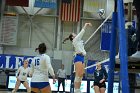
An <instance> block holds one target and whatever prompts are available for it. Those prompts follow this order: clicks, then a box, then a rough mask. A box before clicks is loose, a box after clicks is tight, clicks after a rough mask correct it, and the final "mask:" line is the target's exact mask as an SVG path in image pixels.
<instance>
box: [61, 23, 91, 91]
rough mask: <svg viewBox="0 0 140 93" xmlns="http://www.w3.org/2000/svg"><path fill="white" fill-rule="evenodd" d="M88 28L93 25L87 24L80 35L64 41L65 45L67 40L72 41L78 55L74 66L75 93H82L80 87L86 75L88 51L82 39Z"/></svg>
mask: <svg viewBox="0 0 140 93" xmlns="http://www.w3.org/2000/svg"><path fill="white" fill-rule="evenodd" d="M87 26H92V24H91V23H85V25H84V27H83V28H82V30H81V32H80V33H79V34H78V35H76V34H75V33H72V34H70V35H69V37H68V38H66V39H65V40H64V41H63V43H65V41H66V40H70V41H72V44H73V46H74V48H75V53H76V56H75V58H74V65H75V80H74V88H75V89H74V92H75V93H81V90H80V86H81V81H82V78H83V74H84V56H85V55H86V51H85V49H84V43H83V40H81V38H82V37H83V35H84V33H85V29H86V27H87Z"/></svg>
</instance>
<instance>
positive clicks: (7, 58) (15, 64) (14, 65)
mask: <svg viewBox="0 0 140 93" xmlns="http://www.w3.org/2000/svg"><path fill="white" fill-rule="evenodd" d="M25 59H27V60H29V66H30V63H31V62H32V61H33V60H34V56H16V55H6V54H0V68H1V69H18V68H19V67H20V66H21V65H23V61H24V60H25Z"/></svg>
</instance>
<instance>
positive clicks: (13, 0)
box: [6, 0, 29, 7]
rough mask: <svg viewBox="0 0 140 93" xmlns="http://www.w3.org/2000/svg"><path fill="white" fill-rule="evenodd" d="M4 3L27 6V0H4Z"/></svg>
mask: <svg viewBox="0 0 140 93" xmlns="http://www.w3.org/2000/svg"><path fill="white" fill-rule="evenodd" d="M6 5H9V6H24V7H28V6H29V0H6Z"/></svg>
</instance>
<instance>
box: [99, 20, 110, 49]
mask: <svg viewBox="0 0 140 93" xmlns="http://www.w3.org/2000/svg"><path fill="white" fill-rule="evenodd" d="M111 30H112V22H111V21H108V22H106V23H105V24H104V25H103V26H102V28H101V44H100V49H101V50H105V51H109V50H110V40H111Z"/></svg>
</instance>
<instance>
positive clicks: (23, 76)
mask: <svg viewBox="0 0 140 93" xmlns="http://www.w3.org/2000/svg"><path fill="white" fill-rule="evenodd" d="M29 73H30V68H29V67H28V68H24V67H23V66H21V67H19V69H18V71H17V74H18V75H17V78H18V79H19V80H20V81H27V75H29Z"/></svg>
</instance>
